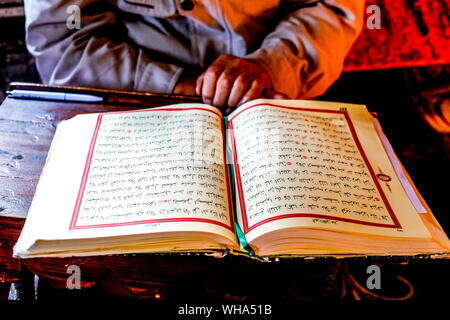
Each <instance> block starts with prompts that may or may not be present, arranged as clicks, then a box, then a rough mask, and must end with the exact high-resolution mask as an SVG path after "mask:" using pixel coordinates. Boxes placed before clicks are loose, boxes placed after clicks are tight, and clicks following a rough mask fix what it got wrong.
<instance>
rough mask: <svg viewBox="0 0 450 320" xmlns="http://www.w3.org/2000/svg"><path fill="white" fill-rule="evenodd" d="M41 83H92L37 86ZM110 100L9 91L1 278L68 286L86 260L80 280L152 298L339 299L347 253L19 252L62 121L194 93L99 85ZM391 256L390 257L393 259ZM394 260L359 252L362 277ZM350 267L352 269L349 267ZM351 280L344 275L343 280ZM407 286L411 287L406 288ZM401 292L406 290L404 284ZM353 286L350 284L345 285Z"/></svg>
mask: <svg viewBox="0 0 450 320" xmlns="http://www.w3.org/2000/svg"><path fill="white" fill-rule="evenodd" d="M17 86H18V87H20V88H32V89H33V88H34V89H37V90H43V89H45V90H56V91H58V90H59V91H80V90H81V92H86V91H87V92H90V90H86V89H77V88H55V87H45V86H43V87H37V88H36V86H33V85H25V84H19V85H17ZM98 93H100V94H104V95H108V96H109V97H110V98H111V99H110V102H109V103H106V104H83V103H67V102H50V101H34V100H19V99H11V98H7V99H6V100H5V101H4V102H3V104H2V105H1V107H0V283H25V284H27V285H29V286H30V288H32V286H33V285H32V282H33V280H32V278H30V277H32V276H33V274H36V275H37V276H39V278H40V281H44V282H45V284H46V285H48V286H50V287H52V288H60V289H63V288H65V287H66V280H67V278H68V274H67V273H66V271H67V267H68V266H69V265H78V266H79V267H80V268H81V287H82V288H85V289H86V288H92V287H94V286H101V287H102V288H103V289H104V290H105V292H108V293H113V294H115V295H120V296H128V297H142V298H150V299H163V300H164V299H172V298H186V297H191V298H192V297H197V298H198V297H206V298H219V299H224V298H225V299H229V300H243V299H248V298H255V297H260V298H261V297H264V298H265V299H271V298H273V299H280V298H285V299H300V300H305V299H306V300H308V299H318V298H320V299H338V298H339V297H340V296H341V294H342V293H343V291H342V288H343V286H342V284H343V283H344V282H345V281H347V280H348V279H347V280H346V278H345V274H348V273H345V272H346V270H347V268H348V266H347V265H346V263H347V261H340V260H337V259H325V258H324V259H315V260H308V259H282V260H281V261H279V262H275V263H261V262H259V261H253V260H249V259H248V258H242V257H236V256H226V257H224V258H216V257H212V256H207V255H201V254H198V255H192V254H191V255H180V254H166V255H151V254H137V255H116V256H102V257H89V258H66V259H59V258H51V259H50V258H48V259H24V260H22V261H21V260H18V259H14V258H12V247H13V245H14V244H15V242H16V241H17V238H18V236H19V234H20V232H21V229H22V226H23V224H24V221H25V218H26V215H27V211H28V208H29V206H30V204H31V200H32V197H33V194H34V190H35V187H36V185H37V182H38V179H39V176H40V173H41V170H42V168H43V166H44V163H45V159H46V156H47V152H48V149H49V146H50V143H51V141H52V138H53V135H54V133H55V129H56V126H57V124H58V122H59V121H61V120H65V119H69V118H71V117H73V116H75V115H76V114H80V113H93V112H105V111H117V110H124V109H138V108H143V107H148V106H159V105H165V104H171V103H180V102H187V101H192V102H196V101H197V100H196V99H189V98H186V97H176V96H167V95H151V94H138V93H124V92H122V93H121V92H116V91H99V92H98ZM386 259H388V260H386ZM386 261H389V266H390V268H391V269H392V268H394V269H395V268H396V266H401V265H404V264H405V263H408V259H407V258H401V257H400V258H395V259H389V258H381V259H376V260H373V259H353V266H358V267H357V268H356V271H355V272H356V274H359V277H360V280H361V281H365V280H364V279H365V277H367V276H366V274H365V271H366V268H367V266H368V265H370V264H373V263H377V264H380V263H381V264H382V263H384V262H386ZM347 271H348V270H347ZM342 281H344V282H342ZM403 289H404V288H403ZM403 289H401V290H400V292H399V293H398V295H402V294H404V292H403V293H402V292H401V291H402V290H403ZM344 293H346V294H349V292H348V291H347V292H344Z"/></svg>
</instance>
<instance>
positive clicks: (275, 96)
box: [262, 89, 289, 99]
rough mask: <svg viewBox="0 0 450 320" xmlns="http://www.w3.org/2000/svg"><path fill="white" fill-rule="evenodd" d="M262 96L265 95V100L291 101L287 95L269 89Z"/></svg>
mask: <svg viewBox="0 0 450 320" xmlns="http://www.w3.org/2000/svg"><path fill="white" fill-rule="evenodd" d="M262 94H263V96H264V98H266V99H289V97H288V96H287V95H285V94H284V93H281V92H278V91H273V90H269V89H266V90H264V92H263V93H262Z"/></svg>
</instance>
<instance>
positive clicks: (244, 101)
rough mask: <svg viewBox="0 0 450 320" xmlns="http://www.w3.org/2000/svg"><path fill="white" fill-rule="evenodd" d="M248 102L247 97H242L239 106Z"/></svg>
mask: <svg viewBox="0 0 450 320" xmlns="http://www.w3.org/2000/svg"><path fill="white" fill-rule="evenodd" d="M246 102H247V99H246V98H242V100H241V101H239V103H238V106H240V105H243V104H244V103H246Z"/></svg>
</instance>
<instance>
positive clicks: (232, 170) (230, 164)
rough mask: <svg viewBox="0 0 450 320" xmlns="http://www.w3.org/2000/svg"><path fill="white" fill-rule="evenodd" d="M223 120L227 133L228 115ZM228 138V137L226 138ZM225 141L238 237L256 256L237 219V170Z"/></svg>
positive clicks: (244, 246) (250, 253)
mask: <svg viewBox="0 0 450 320" xmlns="http://www.w3.org/2000/svg"><path fill="white" fill-rule="evenodd" d="M223 122H224V125H225V134H226V132H227V130H228V118H227V117H223ZM225 140H226V139H225ZM224 142H225V145H226V150H227V154H228V159H230V161H229V162H230V163H228V164H227V165H228V169H229V172H230V180H231V181H230V184H231V197H232V203H233V214H234V226H235V230H236V235H237V238H238V240H239V242H240V244H241V246H242V247H243V248H244V249H245V250H246V251H247V252H248V254H249V255H250V256H252V257H256V254H255V250H253V248H252V247H251V246H250V245H249V244H248V242H247V239H246V238H245V235H244V232H242V229H241V226H240V225H239V223H238V219H237V210H236V199H237V198H236V188H235V186H236V184H235V179H234V177H235V171H234V166H233V165H234V163H233V162H234V159H233V153H232V151H231V149H230V147H229V146H228V144H227V143H226V141H224Z"/></svg>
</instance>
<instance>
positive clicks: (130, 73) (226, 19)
mask: <svg viewBox="0 0 450 320" xmlns="http://www.w3.org/2000/svg"><path fill="white" fill-rule="evenodd" d="M185 1H188V3H187V4H186V3H183V2H185ZM189 1H190V0H25V14H26V31H27V35H26V42H27V46H28V49H29V51H30V53H31V54H32V55H33V56H34V57H35V58H36V64H37V68H38V70H39V73H40V75H41V78H42V81H43V82H45V83H50V84H58V85H80V86H90V87H99V88H113V89H122V90H136V91H150V92H163V93H170V92H172V90H173V88H174V86H175V84H176V83H177V80H178V78H179V76H180V74H181V72H183V70H186V72H187V73H191V72H192V74H193V75H194V74H195V73H194V72H195V71H196V70H197V72H199V71H201V70H202V69H205V68H207V67H208V66H209V65H210V64H211V63H212V62H213V61H214V60H215V59H216V58H217V57H218V56H219V55H221V54H225V53H227V54H232V55H235V56H238V57H244V58H249V59H253V60H257V61H258V62H260V63H261V64H262V66H264V67H265V68H266V69H267V71H268V72H269V74H270V76H271V78H272V81H273V86H274V90H276V91H279V92H282V93H285V94H287V95H288V96H289V97H291V98H311V97H315V96H318V95H320V94H322V93H323V92H324V91H325V90H326V89H327V88H328V87H329V86H330V85H331V84H332V83H333V82H334V81H335V80H336V79H337V78H338V77H339V75H340V73H341V70H342V67H343V61H344V58H345V55H346V53H347V52H348V50H349V49H350V47H351V45H352V43H353V42H354V40H355V39H356V37H357V35H358V33H359V32H360V30H361V27H362V19H363V5H364V0H322V1H314V0H297V1H293V0H192V2H191V3H189ZM73 4H77V5H79V7H80V9H81V28H80V29H74V30H70V29H69V28H68V27H67V24H66V22H67V19H68V18H70V13H71V12H70V11H69V13H68V12H67V8H68V7H69V6H70V5H73ZM190 4H193V6H189V5H190ZM190 7H192V8H190ZM183 8H185V9H183Z"/></svg>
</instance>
